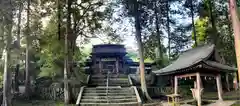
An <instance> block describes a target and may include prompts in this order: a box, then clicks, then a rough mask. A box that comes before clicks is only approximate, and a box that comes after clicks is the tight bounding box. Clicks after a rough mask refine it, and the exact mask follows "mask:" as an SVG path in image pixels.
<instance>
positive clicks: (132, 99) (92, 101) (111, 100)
mask: <svg viewBox="0 0 240 106" xmlns="http://www.w3.org/2000/svg"><path fill="white" fill-rule="evenodd" d="M135 101H137V99H136V98H131V99H110V98H109V99H81V102H82V103H84V102H87V103H89V102H91V103H122V102H135Z"/></svg>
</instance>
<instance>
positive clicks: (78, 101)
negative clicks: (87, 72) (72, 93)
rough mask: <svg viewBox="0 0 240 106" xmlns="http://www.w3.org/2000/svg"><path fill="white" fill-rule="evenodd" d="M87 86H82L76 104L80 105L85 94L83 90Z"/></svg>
mask: <svg viewBox="0 0 240 106" xmlns="http://www.w3.org/2000/svg"><path fill="white" fill-rule="evenodd" d="M84 88H85V86H83V87H81V89H80V92H79V94H78V98H77V102H76V105H80V101H81V98H82V95H83V90H84Z"/></svg>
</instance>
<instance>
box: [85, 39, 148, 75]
mask: <svg viewBox="0 0 240 106" xmlns="http://www.w3.org/2000/svg"><path fill="white" fill-rule="evenodd" d="M126 54H127V51H126V48H125V47H124V45H120V44H100V45H94V46H93V48H92V53H91V57H90V59H88V60H87V62H86V63H85V64H86V65H85V71H86V73H88V74H98V73H101V74H104V73H107V72H111V73H113V74H114V73H115V74H134V73H136V72H137V70H138V67H139V63H138V62H134V61H133V60H132V59H130V58H129V57H128V56H126ZM145 68H146V72H149V71H151V63H145Z"/></svg>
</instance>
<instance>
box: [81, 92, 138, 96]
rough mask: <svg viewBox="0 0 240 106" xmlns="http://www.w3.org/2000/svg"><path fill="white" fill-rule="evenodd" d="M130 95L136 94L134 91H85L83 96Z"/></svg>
mask: <svg viewBox="0 0 240 106" xmlns="http://www.w3.org/2000/svg"><path fill="white" fill-rule="evenodd" d="M107 95H109V96H130V95H135V94H133V93H123V92H121V93H88V92H84V91H83V96H107Z"/></svg>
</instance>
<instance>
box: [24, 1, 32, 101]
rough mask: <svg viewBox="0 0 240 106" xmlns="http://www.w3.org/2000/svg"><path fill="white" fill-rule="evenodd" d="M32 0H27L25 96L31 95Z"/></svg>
mask: <svg viewBox="0 0 240 106" xmlns="http://www.w3.org/2000/svg"><path fill="white" fill-rule="evenodd" d="M30 2H31V1H30V0H28V1H27V34H26V58H25V73H26V74H25V75H26V76H25V92H24V93H25V96H26V97H29V95H30V92H31V91H30V90H31V89H30V75H29V43H30V41H29V40H30V39H29V37H30V26H29V21H30V20H29V19H30Z"/></svg>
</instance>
